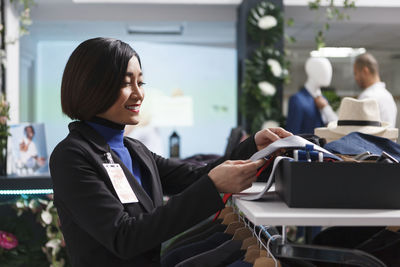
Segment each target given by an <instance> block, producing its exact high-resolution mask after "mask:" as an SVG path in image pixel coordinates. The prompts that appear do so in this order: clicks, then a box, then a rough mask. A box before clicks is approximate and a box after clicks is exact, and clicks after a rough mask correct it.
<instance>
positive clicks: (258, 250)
mask: <svg viewBox="0 0 400 267" xmlns="http://www.w3.org/2000/svg"><path fill="white" fill-rule="evenodd" d="M254 229H255V226H254ZM261 230H262V229H261V228H260V232H259V234H258V236H257V235H256V238H257V241H258V242H257V244H256V245H251V246H249V247H248V248H247V252H246V254H245V256H244V261H245V262H248V263H251V264H254V262H255V261H256V259H258V258H260V257H267V256H268V253H267V251H266V250H264V249H262V245H261V244H259V243H260V242H263V241H262V240H261V239H260V234H261ZM253 233H255V230H254V231H253Z"/></svg>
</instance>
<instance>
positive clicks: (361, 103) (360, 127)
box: [314, 97, 399, 142]
mask: <svg viewBox="0 0 400 267" xmlns="http://www.w3.org/2000/svg"><path fill="white" fill-rule="evenodd" d="M351 132H361V133H365V134H370V135H376V136H381V137H385V138H388V139H391V140H392V141H397V137H398V135H399V133H398V132H399V130H398V129H397V128H389V123H388V122H382V121H381V118H380V112H379V106H378V102H377V101H376V100H375V99H372V98H367V99H362V100H358V99H355V98H351V97H345V98H343V99H342V102H341V103H340V108H339V118H338V120H337V121H333V122H330V123H329V124H328V126H327V127H321V128H315V130H314V133H315V135H318V136H319V137H322V138H325V139H326V141H327V142H331V141H333V140H337V139H339V138H341V137H342V136H345V135H347V134H349V133H351Z"/></svg>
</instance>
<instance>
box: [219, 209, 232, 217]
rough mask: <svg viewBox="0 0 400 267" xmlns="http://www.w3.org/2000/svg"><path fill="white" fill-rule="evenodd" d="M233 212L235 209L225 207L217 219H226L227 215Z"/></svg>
mask: <svg viewBox="0 0 400 267" xmlns="http://www.w3.org/2000/svg"><path fill="white" fill-rule="evenodd" d="M231 212H233V207H225V208H223V209H222V210H221V213H220V214H219V216H218V218H217V219H224V217H225V215H226V214H228V213H231Z"/></svg>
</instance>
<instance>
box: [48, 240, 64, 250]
mask: <svg viewBox="0 0 400 267" xmlns="http://www.w3.org/2000/svg"><path fill="white" fill-rule="evenodd" d="M60 244H61V240H60V239H51V240H49V241H48V242H47V243H46V248H52V249H56V248H58V247H59V246H60Z"/></svg>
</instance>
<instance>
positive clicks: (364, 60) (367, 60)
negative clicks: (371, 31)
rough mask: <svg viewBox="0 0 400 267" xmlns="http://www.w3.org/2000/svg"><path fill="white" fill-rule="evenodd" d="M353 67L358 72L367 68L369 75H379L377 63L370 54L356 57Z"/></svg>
mask: <svg viewBox="0 0 400 267" xmlns="http://www.w3.org/2000/svg"><path fill="white" fill-rule="evenodd" d="M354 65H355V66H356V68H357V69H358V70H361V69H362V68H364V67H367V68H368V70H369V72H371V74H373V75H375V74H378V75H379V66H378V61H377V60H376V59H375V57H374V56H373V55H371V54H370V53H364V54H361V55H359V56H357V57H356V60H355V62H354Z"/></svg>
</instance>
